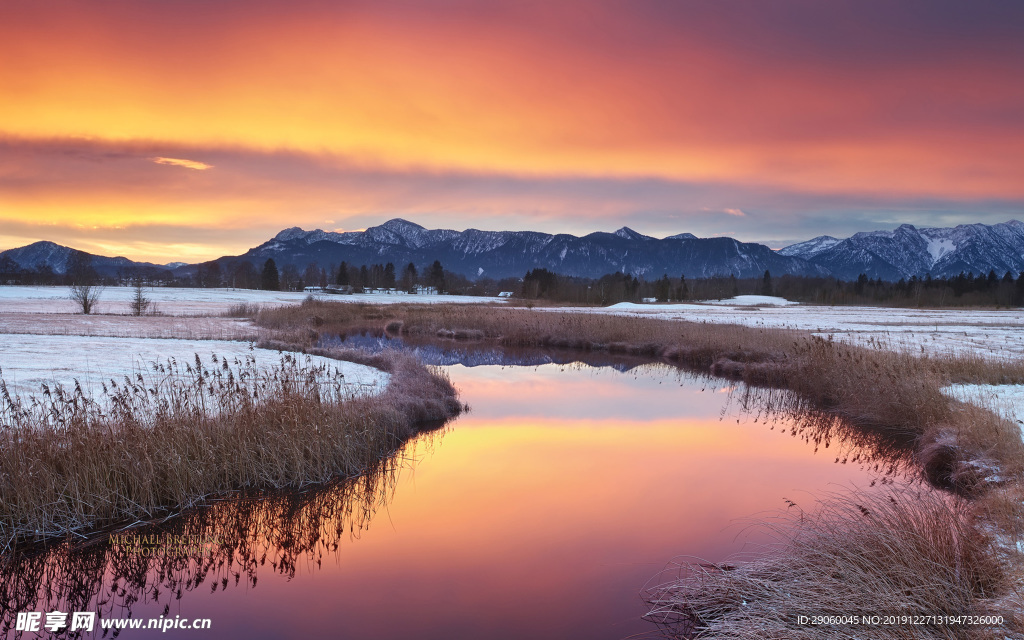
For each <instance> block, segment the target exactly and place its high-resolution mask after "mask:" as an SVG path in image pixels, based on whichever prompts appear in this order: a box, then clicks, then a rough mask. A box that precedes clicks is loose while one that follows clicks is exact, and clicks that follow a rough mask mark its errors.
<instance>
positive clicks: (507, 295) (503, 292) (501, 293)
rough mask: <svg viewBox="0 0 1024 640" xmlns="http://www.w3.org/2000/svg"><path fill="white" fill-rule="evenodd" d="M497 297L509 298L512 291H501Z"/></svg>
mask: <svg viewBox="0 0 1024 640" xmlns="http://www.w3.org/2000/svg"><path fill="white" fill-rule="evenodd" d="M498 297H499V298H511V297H512V292H511V291H502V292H500V293H498Z"/></svg>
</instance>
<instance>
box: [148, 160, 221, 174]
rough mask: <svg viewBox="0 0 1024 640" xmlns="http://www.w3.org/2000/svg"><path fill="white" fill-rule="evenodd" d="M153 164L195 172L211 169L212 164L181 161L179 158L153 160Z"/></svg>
mask: <svg viewBox="0 0 1024 640" xmlns="http://www.w3.org/2000/svg"><path fill="white" fill-rule="evenodd" d="M153 162H155V163H157V164H170V165H174V166H176V167H185V168H187V169H196V170H197V171H205V170H207V169H212V168H213V165H212V164H206V163H205V162H197V161H195V160H183V159H181V158H153Z"/></svg>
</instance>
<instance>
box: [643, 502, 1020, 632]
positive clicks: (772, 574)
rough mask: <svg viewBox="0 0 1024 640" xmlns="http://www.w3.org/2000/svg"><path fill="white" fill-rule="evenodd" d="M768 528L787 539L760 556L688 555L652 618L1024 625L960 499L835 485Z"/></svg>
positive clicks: (711, 626)
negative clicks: (981, 618) (714, 560)
mask: <svg viewBox="0 0 1024 640" xmlns="http://www.w3.org/2000/svg"><path fill="white" fill-rule="evenodd" d="M770 528H771V529H772V530H773V531H774V532H775V534H776V536H777V539H778V540H779V543H778V545H777V547H775V548H773V549H770V550H769V551H767V552H766V553H765V554H763V555H762V556H761V557H759V558H757V559H754V560H752V561H747V562H741V563H736V564H728V565H725V564H718V565H709V564H698V563H695V562H686V563H683V564H681V565H680V566H678V567H677V568H676V569H675V570H673V571H672V573H673V575H670V576H663V577H667V578H668V580H667V581H666V582H664V583H662V584H658V585H656V586H654V587H652V588H650V589H649V590H648V592H647V599H648V601H649V603H650V605H651V610H650V612H649V613H648V614H647V617H648V619H650V620H651V621H653V622H655V623H656V624H658V625H659V626H661V627H662V629H663V631H664V632H665V633H666V634H667V635H669V636H671V637H682V638H688V637H700V638H722V639H726V638H729V639H751V640H753V639H758V640H760V639H763V638H787V639H792V640H799V639H801V638H854V637H856V638H879V639H882V638H884V639H890V638H951V639H952V638H975V637H991V634H992V633H993V632H994V630H995V629H996V628H997V627H998V628H999V629H1000V631H1001V632H1005V631H1007V630H1014V629H1016V630H1020V624H1021V623H1022V621H1021V620H1020V619H1018V616H1019V612H1015V611H1014V610H1012V609H1010V610H999V609H998V608H995V607H993V601H992V600H991V599H992V598H993V596H997V595H1000V594H1002V593H1004V592H1005V591H1006V590H1007V588H1008V586H1009V585H1008V584H1007V581H1006V576H1005V573H1004V571H1003V567H1002V566H1001V565H1000V563H999V561H998V560H997V558H996V557H995V556H994V555H993V553H992V552H991V541H990V539H989V538H988V537H986V536H984V535H981V534H979V532H978V530H977V528H976V527H975V526H974V511H973V510H972V508H971V506H970V504H968V503H967V502H966V501H964V500H962V499H959V498H956V497H953V496H949V495H943V494H939V493H937V492H934V491H928V490H924V491H920V492H914V491H911V490H909V489H904V490H901V491H894V492H892V493H886V494H880V495H875V496H872V497H865V496H863V495H860V496H857V495H852V496H851V495H846V496H832V497H831V498H830V499H828V500H825V501H823V502H821V503H820V504H819V505H818V507H817V508H816V509H814V510H813V512H811V513H804V512H803V511H800V510H799V508H794V509H792V510H791V511H790V512H788V514H786V515H785V517H784V519H783V520H782V521H781V522H778V523H776V524H774V525H772V526H771V527H770ZM880 567H881V568H884V571H880V570H879V568H880ZM801 615H803V616H807V617H808V618H811V617H813V616H816V615H819V616H820V615H826V616H861V617H863V616H874V615H880V616H885V615H895V616H906V615H909V616H914V615H917V616H928V615H996V616H998V615H1002V616H1003V617H1004V623H1003V624H1002V625H996V624H992V625H980V626H971V625H963V624H919V625H915V624H907V623H902V624H901V623H896V624H864V623H856V624H849V623H847V624H843V623H842V622H841V621H839V622H838V623H835V624H820V625H811V624H807V623H801V621H800V619H799V617H798V616H801ZM999 637H1003V636H1002V634H1000V636H999Z"/></svg>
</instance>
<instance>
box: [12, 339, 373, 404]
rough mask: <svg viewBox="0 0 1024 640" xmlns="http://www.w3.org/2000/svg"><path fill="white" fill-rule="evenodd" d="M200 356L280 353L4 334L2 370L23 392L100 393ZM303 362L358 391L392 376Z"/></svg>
mask: <svg viewBox="0 0 1024 640" xmlns="http://www.w3.org/2000/svg"><path fill="white" fill-rule="evenodd" d="M196 355H198V356H199V357H200V358H201V359H202V361H203V362H204V365H205V366H206V367H210V368H219V366H220V365H219V364H216V363H214V362H213V356H214V355H216V356H217V358H218V361H223V360H224V359H227V360H228V362H229V363H232V366H234V364H233V363H234V361H235V360H238V361H240V362H244V361H245V359H246V357H250V356H251V357H253V358H255V366H256V367H259V368H261V369H267V368H272V367H274V366H276V365H278V364H279V363H280V361H281V355H280V354H279V353H278V352H276V351H271V350H269V349H256V348H251V346H250V345H249V344H246V343H244V342H229V341H226V340H171V339H159V338H108V337H84V336H39V335H2V334H0V369H2V374H0V375H2V378H3V380H4V381H5V382H6V383H7V388H8V389H9V390H10V392H11V393H12V394H13V393H17V394H19V395H26V394H29V393H33V394H39V393H40V390H41V388H42V385H43V384H46V385H48V386H50V387H53V386H54V384H55V383H60V384H62V385H63V386H64V387H65V388H68V389H74V385H75V380H77V381H78V382H79V384H81V386H82V390H83V391H84V392H85V393H86V395H87V396H88V395H91V396H92V397H94V398H95V397H99V396H100V394H101V391H102V389H101V386H100V385H101V384H102V383H103V382H108V381H109V380H110V379H111V378H113V379H114V380H123V378H124V376H125V375H128V376H134V375H135V373H136V372H139V373H142V374H143V375H144V376H147V377H149V376H151V375H153V373H152V363H154V362H156V363H167V361H168V360H169V359H171V358H174V359H175V360H176V361H177V362H178V363H180V364H181V365H182V366H184V364H185V363H194V362H195V358H196ZM298 358H299V363H300V365H301V366H307V364H308V365H310V366H316V365H328V366H329V367H330V369H329V370H330V371H332V372H333V371H338V372H340V373H341V374H342V375H344V377H345V382H346V387H347V388H348V389H351V391H352V392H353V393H354V394H373V393H378V392H380V391H382V390H383V389H384V387H385V386H387V383H388V380H389V379H390V376H389V374H387V373H384V372H383V371H379V370H377V369H374V368H372V367H367V366H365V365H360V364H355V363H352V362H343V361H339V360H332V359H330V358H323V357H319V356H306V355H303V354H298Z"/></svg>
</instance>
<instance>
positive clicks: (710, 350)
mask: <svg viewBox="0 0 1024 640" xmlns="http://www.w3.org/2000/svg"><path fill="white" fill-rule="evenodd" d="M256 320H257V323H258V324H259V325H261V326H263V327H266V328H276V329H282V330H283V329H288V330H290V331H292V332H293V333H294V334H295V335H296V336H297V337H300V338H301V335H300V334H305V336H306V338H305V339H307V340H309V341H310V342H311V343H312V341H315V340H317V339H318V338H319V336H320V335H328V334H343V333H346V332H351V331H356V330H359V329H364V328H372V329H376V330H381V331H388V332H390V333H392V334H394V335H409V336H442V337H445V338H447V339H454V338H462V339H466V340H483V341H493V342H496V343H499V344H502V345H506V346H537V347H558V348H565V349H577V350H580V351H591V352H595V351H607V352H612V353H631V354H636V355H640V356H645V357H649V358H651V359H661V360H665V361H668V362H671V363H675V364H679V365H683V366H686V367H690V368H693V369H697V370H702V371H704V372H707V373H708V374H712V375H718V376H724V377H728V378H731V379H734V380H740V381H743V382H745V383H747V384H750V385H761V386H770V387H778V388H785V389H790V390H792V391H794V392H795V393H796V397H798V398H799V399H800V402H801V403H802V404H803V405H804V406H806V407H809V408H813V409H817V410H824V411H828V412H830V413H832V414H835V415H839V416H842V417H843V418H845V419H846V420H847V421H849V422H850V423H851V424H853V425H856V426H858V427H860V428H862V429H871V430H877V431H881V432H886V433H893V434H899V435H902V436H905V437H907V438H910V439H911V440H912V441H913V443H914V449H915V451H916V454H917V458H918V463H919V465H920V467H921V469H922V472H923V473H924V474H925V475H926V476H927V478H928V479H929V480H930V481H931V482H932V483H933V484H935V485H936V486H939V487H942V488H945V489H948V490H950V491H951V492H953V493H954V494H955V495H954V496H951V497H949V498H948V499H949V500H953V501H961V502H960V503H957V504H958V505H959V506H956V507H955V509H954V512H955V513H958V514H962V515H961V516H959V519H955V520H951V519H950V518H949V517H948V515H947V514H946V512H943V511H941V510H939V511H936V510H935V509H937V508H938V507H937V506H936V505H932V504H930V503H926V502H924V501H915V500H904V501H899V509H898V513H894V514H893V515H894V517H895V518H896V521H903V522H914V523H919V524H920V525H921V526H920V527H909V528H907V527H903V528H898V527H897V528H894V527H893V524H892V521H891V519H887V518H874V519H873V518H872V517H871V516H870V515H869V514H874V513H875V512H876V511H877V509H875V510H873V509H872V508H871V506H870V505H867V506H865V505H864V503H861V506H865V509H866V510H867V511H868V513H864V512H863V511H861V510H860V509H853V510H849V509H838V508H835V504H834V503H828V502H826V503H825V504H824V505H823V507H822V508H821V510H819V511H818V512H817V513H819V514H828V513H830V514H832V515H831V516H829V517H830V519H829V522H830V523H831V525H830V526H829V527H828V528H827V529H826V530H825V531H826V532H827V535H826V536H825V537H824V538H821V539H822V540H828V541H829V542H830V544H834V545H836V546H837V548H839V547H842V548H852V549H860V550H861V551H862V552H861V553H857V554H852V555H850V554H848V555H845V556H842V555H837V556H835V557H834V563H833V564H832V565H817V566H812V565H808V567H807V572H808V573H800V572H791V573H788V574H785V575H783V574H780V575H778V576H776V577H777V578H778V579H779V584H778V585H777V586H778V588H779V589H782V590H783V591H785V590H786V589H791V591H789V592H791V593H800V591H799V590H795V589H794V587H795V586H797V585H796V582H800V583H801V584H803V583H806V582H807V581H808V580H810V579H811V576H813V575H815V574H816V573H817V574H820V575H818V577H819V578H820V581H819V584H829V583H830V581H832V580H834V579H835V578H834V575H836V574H838V575H840V576H844V575H848V574H849V575H854V574H857V575H862V576H864V579H863V580H861V581H859V582H858V583H857V584H859V585H863V586H864V589H865V590H866V591H867V592H868V593H867V597H871V596H872V595H873V596H875V597H877V600H876V601H877V602H879V603H887V604H893V605H894V606H900V607H904V605H906V606H910V605H913V604H914V603H915V602H916V601H893V600H892V598H891V595H887V592H886V591H885V590H883V589H880V588H873V587H871V586H870V585H872V584H875V585H876V587H877V586H880V585H890V584H893V581H892V577H893V576H892V572H893V571H901V570H900V569H899V568H898V567H897V566H895V565H893V564H892V563H890V562H888V561H887V560H886V554H885V553H882V552H881V551H884V550H885V549H888V548H902V549H913V548H915V546H917V545H919V544H920V540H921V539H922V538H921V536H922V534H928V535H944V534H947V533H948V534H949V535H948V536H947V538H948V539H949V540H953V543H952V544H951V546H949V545H947V547H945V548H946V549H947V550H950V551H951V552H952V553H951V554H950V555H948V559H949V561H950V562H951V563H952V565H951V566H953V567H954V568H955V569H956V571H954V573H953V574H948V573H947V572H945V571H944V570H941V571H940V570H939V566H940V565H934V566H933V565H932V564H930V563H928V562H924V563H920V564H919V565H918V566H919V567H921V568H923V571H921V572H918V573H917V574H916V575H915V574H914V572H900V577H901V578H906V579H907V580H908V581H907V582H905V583H899V582H898V584H902V585H903V587H902V588H905V589H907V590H910V591H914V590H915V589H916V590H925V591H929V590H935V589H938V590H939V591H941V592H944V593H947V592H948V595H949V598H947V599H945V600H941V599H940V600H941V601H943V602H957V603H960V605H958V606H961V607H966V608H967V609H968V610H969V611H943V612H942V613H946V614H963V613H974V612H988V611H991V610H993V609H997V610H1000V611H1008V612H1009V614H1010V618H1008V619H1007V620H1006V622H1005V624H1004V625H1003V626H1002V627H1001V628H1000V631H1001V632H1002V631H1005V632H1006V633H1011V632H1013V631H1014V630H1018V629H1019V628H1020V626H1019V625H1020V621H1019V620H1013V619H1012V616H1013V615H1014V612H1017V611H1020V610H1021V603H1020V602H1018V601H1017V600H1018V599H1019V596H1018V595H1016V594H1017V593H1018V592H1019V586H1020V584H1021V571H1020V567H1021V557H1020V555H1019V553H1018V548H1019V547H1018V542H1019V541H1020V537H1019V536H1020V526H1019V522H1020V521H1021V515H1022V514H1021V501H1020V500H1019V499H1018V498H1019V497H1020V488H1021V486H1022V477H1024V470H1022V465H1024V455H1022V454H1024V444H1022V442H1021V438H1020V431H1019V429H1018V428H1017V426H1016V425H1014V424H1012V423H1010V422H1009V421H1007V420H1004V419H1002V418H1000V417H999V416H997V415H995V414H994V413H992V412H990V411H987V410H985V409H983V408H980V407H976V406H973V405H970V404H965V403H962V402H958V401H956V400H953V399H950V398H948V397H946V396H944V395H943V394H942V392H941V389H942V387H943V386H945V385H948V384H950V383H992V382H1020V381H1021V380H1024V366H1022V365H1021V363H1019V362H1017V361H990V360H985V359H983V358H979V357H974V356H970V355H963V354H959V355H958V354H944V355H936V356H926V357H919V356H915V355H911V354H908V353H905V352H904V353H894V352H891V351H888V350H886V349H884V348H882V347H881V346H878V347H874V348H863V347H857V346H853V345H848V344H842V343H839V342H835V341H830V340H827V339H823V338H821V337H817V336H813V335H809V334H807V333H805V332H799V331H790V330H772V329H766V328H751V327H739V326H728V325H710V324H697V323H687V322H674V321H668V320H659V319H640V318H622V317H613V316H603V315H597V314H568V313H554V312H540V311H534V310H528V309H499V308H494V307H490V308H489V307H482V306H475V307H464V308H453V307H442V306H437V307H431V308H412V307H403V306H400V305H399V306H394V305H392V306H389V307H387V308H383V307H372V306H365V305H333V304H329V303H321V302H316V301H312V302H308V303H306V304H303V305H302V306H301V307H289V308H281V309H276V310H264V311H263V312H261V313H260V314H259V315H258V316H257V318H256ZM289 328H290V329H289ZM957 496H961V497H957ZM943 508H946V507H943ZM829 509H832V511H829ZM807 522H813V518H808V519H807ZM864 527H868V529H869V530H872V531H874V534H875V535H869V536H865V535H862V532H863V531H864ZM936 527H945V529H936ZM950 532H953V533H950ZM957 532H959V533H957ZM791 535H792V536H793V537H792V541H799V540H801V539H804V538H806V537H807V536H811V537H813V536H814V535H817V534H816V533H815V532H814V530H813V529H809V530H804V532H803V533H801V529H800V528H796V529H794V530H791ZM950 536H951V537H950ZM925 539H926V538H925ZM966 541H969V542H970V544H964V542H966ZM795 549H797V547H794V546H787V545H786V543H785V542H784V543H783V544H782V545H781V546H780V549H779V550H778V554H779V555H778V556H776V557H777V561H778V562H780V563H783V564H785V563H786V562H788V561H789V560H793V559H794V558H795V556H794V553H795V551H794V550H795ZM851 563H852V564H851ZM837 565H838V566H837ZM929 567H932V568H934V569H935V570H934V571H933V570H931V569H929ZM949 575H954V576H955V577H956V579H955V580H953V581H950V579H949ZM968 575H970V576H980V578H979V579H974V578H970V579H968V578H967V576H968ZM745 576H746V574H745V572H743V571H733V570H729V571H721V572H720V575H719V576H718V577H719V578H720V580H721V581H722V584H724V585H726V588H728V589H730V590H731V591H732V592H733V593H735V594H738V595H739V597H740V600H741V601H742V600H746V599H747V597H748V596H749V600H748V602H753V601H754V600H755V599H759V598H761V596H760V595H759V594H758V592H757V591H756V590H751V582H750V580H748V578H747V577H745ZM691 579H692V576H691V577H685V576H684V577H683V579H682V580H683V581H685V580H691ZM787 581H796V582H793V584H788V583H787ZM683 587H685V583H684V582H680V588H679V589H677V590H675V593H678V594H685V593H688V592H687V590H686V589H685V588H683ZM965 593H966V594H968V596H969V597H968V598H967V600H966V601H965V600H964V598H963V597H962V595H963V594H965ZM940 600H933V601H940ZM806 604H807V605H808V606H810V605H811V604H813V603H811V602H808V603H806ZM658 606H664V603H663V602H661V603H660V604H659V605H658ZM677 606H678V607H679V608H680V609H681V610H687V609H688V608H689V609H693V610H696V609H694V607H697V606H698V604H697V603H696V602H690V601H687V600H685V599H682V600H680V601H679V602H678V603H677ZM915 606H916V605H915ZM904 608H905V607H904ZM716 610H717V611H719V613H720V617H719V618H714V617H713V616H710V618H709V616H707V615H705V614H701V621H702V622H701V624H702V626H703V627H704V628H706V629H708V630H711V629H720V627H721V625H723V624H732V623H733V622H735V617H734V616H732V615H731V613H730V611H729V610H728V609H716ZM835 613H842V612H839V611H837V612H835ZM912 613H924V612H920V611H914V612H912ZM737 624H740V623H738V622H737ZM780 624H781V625H782V626H779V627H776V628H773V629H767V628H765V627H757V628H756V629H755V628H754V627H748V630H749V631H750V634H752V635H749V634H748V636H730V635H728V634H726V633H725V632H724V631H721V633H722V634H724V635H716V633H719V631H716V632H715V633H710V635H708V636H707V637H765V636H764V635H763V634H764V633H766V632H767V631H770V630H771V631H772V632H773V633H781V634H788V633H791V632H795V625H796V624H797V621H796V619H792V620H790V619H788V618H786V619H785V620H783V621H781V622H780ZM817 632H818V636H817V637H820V634H821V633H822V632H823V630H822V629H820V628H819V629H817ZM833 632H835V630H833ZM917 633H918V632H917V631H914V630H910V631H908V634H909V635H906V634H905V637H936V636H935V634H934V629H923V630H921V631H920V633H922V634H924V633H928V634H931V635H927V636H925V635H915V634H917ZM951 633H952V635H941V634H940V635H939V636H938V637H968V636H969V635H972V634H974V633H976V630H973V629H967V628H959V627H958V628H957V629H955V630H953V631H952V632H951ZM965 634H967V635H965ZM786 637H789V636H788V635H787V636H786Z"/></svg>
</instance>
